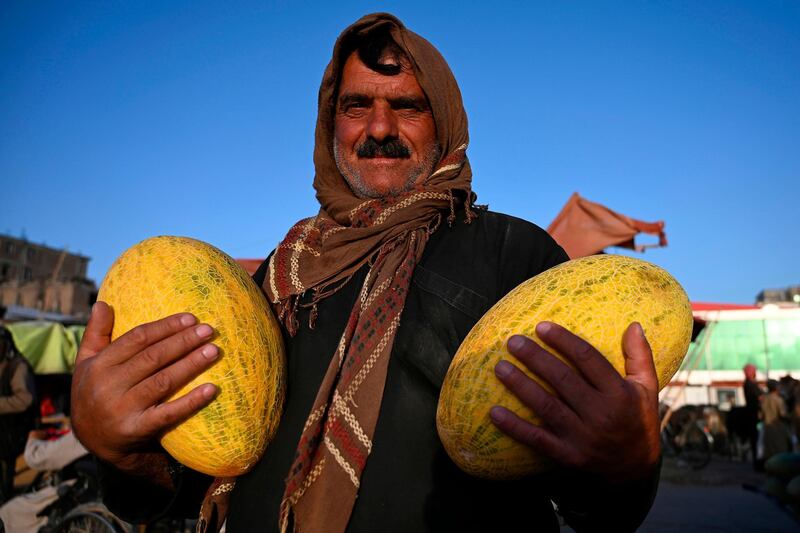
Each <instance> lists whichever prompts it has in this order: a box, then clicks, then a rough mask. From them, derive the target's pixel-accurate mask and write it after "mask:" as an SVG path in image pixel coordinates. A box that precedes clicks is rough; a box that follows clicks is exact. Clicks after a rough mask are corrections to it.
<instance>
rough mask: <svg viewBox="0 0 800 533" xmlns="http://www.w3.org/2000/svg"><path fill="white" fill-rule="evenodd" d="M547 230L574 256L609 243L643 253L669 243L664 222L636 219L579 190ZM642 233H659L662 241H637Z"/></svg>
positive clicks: (590, 252) (604, 246) (594, 252)
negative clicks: (647, 243)
mask: <svg viewBox="0 0 800 533" xmlns="http://www.w3.org/2000/svg"><path fill="white" fill-rule="evenodd" d="M547 232H548V233H550V235H551V236H552V237H553V238H554V239H555V240H556V242H557V243H558V244H560V245H561V247H562V248H564V250H565V251H566V252H567V255H569V257H570V258H571V259H575V258H578V257H584V256H587V255H593V254H596V253H599V252H602V251H603V249H604V248H606V247H608V246H619V247H621V248H630V249H631V250H636V251H637V252H641V251H644V249H645V248H652V247H658V246H666V245H667V236H666V234H665V233H664V222H663V221H660V220H659V221H658V222H643V221H641V220H636V219H635V218H631V217H629V216H625V215H623V214H621V213H617V212H616V211H612V210H611V209H609V208H607V207H606V206H604V205H601V204H598V203H596V202H591V201H589V200H587V199H586V198H582V197H581V196H580V195H579V194H578V193H572V196H570V198H569V200H568V201H567V203H566V205H565V206H564V208H563V209H562V210H561V212H560V213H559V214H558V216H557V217H556V218H555V220H553V222H552V223H551V224H550V226H549V227H548V228H547ZM638 233H648V234H650V235H656V236H658V244H651V245H637V244H635V242H634V237H635V236H636V235H637V234H638Z"/></svg>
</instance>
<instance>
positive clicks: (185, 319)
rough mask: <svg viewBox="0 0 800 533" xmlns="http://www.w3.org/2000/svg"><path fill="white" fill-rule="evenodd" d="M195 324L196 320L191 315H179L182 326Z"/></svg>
mask: <svg viewBox="0 0 800 533" xmlns="http://www.w3.org/2000/svg"><path fill="white" fill-rule="evenodd" d="M195 322H197V319H196V318H195V317H194V316H193V315H190V314H188V313H187V314H185V315H181V324H183V325H184V326H191V325H192V324H194V323H195Z"/></svg>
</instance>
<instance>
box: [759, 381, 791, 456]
mask: <svg viewBox="0 0 800 533" xmlns="http://www.w3.org/2000/svg"><path fill="white" fill-rule="evenodd" d="M787 414H788V412H787V410H786V402H784V400H783V398H782V397H781V395H780V392H779V391H778V381H777V380H774V379H770V380H768V381H767V394H766V395H765V396H764V397H763V398H762V399H761V421H762V422H763V424H764V456H763V457H762V460H763V461H765V462H766V461H767V460H769V458H770V457H772V456H773V455H776V454H779V453H784V452H790V451H792V439H791V435H790V434H789V428H788V427H787V425H786V421H787Z"/></svg>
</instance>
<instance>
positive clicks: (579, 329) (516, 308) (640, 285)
mask: <svg viewBox="0 0 800 533" xmlns="http://www.w3.org/2000/svg"><path fill="white" fill-rule="evenodd" d="M543 320H548V321H552V322H555V323H557V324H560V325H562V326H564V327H566V328H567V329H568V330H570V331H572V332H573V333H575V334H576V335H578V336H579V337H581V338H583V339H584V340H586V341H588V342H589V343H590V344H592V345H593V346H594V347H595V348H597V349H598V350H599V351H600V353H602V354H603V355H604V356H605V357H606V358H607V359H608V360H609V361H610V362H611V364H612V365H613V366H614V368H615V369H616V370H617V371H618V372H619V373H620V374H622V375H624V374H625V357H624V354H623V351H622V336H623V333H624V331H625V330H626V328H627V327H628V325H629V324H631V322H634V321H636V322H639V323H640V324H641V325H642V327H643V328H644V331H645V335H646V336H647V339H648V341H649V342H650V345H651V347H652V350H653V357H654V359H655V364H656V370H657V373H658V383H659V387H664V385H666V384H667V383H668V382H669V380H670V379H671V378H672V376H673V375H674V374H675V372H676V371H677V370H678V367H679V366H680V363H681V361H682V360H683V358H684V356H685V355H686V352H687V349H688V347H689V342H690V340H691V333H692V311H691V305H690V303H689V300H688V298H687V296H686V293H685V292H684V290H683V288H682V287H681V286H680V285H679V284H678V282H677V281H675V279H674V278H673V277H672V276H670V275H669V274H668V273H667V272H666V271H664V270H662V269H661V268H659V267H657V266H655V265H653V264H650V263H647V262H645V261H641V260H638V259H634V258H630V257H625V256H615V255H597V256H590V257H584V258H581V259H575V260H572V261H568V262H566V263H563V264H561V265H558V266H556V267H554V268H551V269H550V270H547V271H545V272H542V273H541V274H539V275H538V276H535V277H534V278H531V279H530V280H528V281H526V282H524V283H523V284H521V285H520V286H518V287H517V288H515V289H514V290H513V291H511V292H510V293H509V294H508V295H506V296H505V297H504V298H503V299H502V300H500V301H499V302H497V304H495V305H494V307H492V308H491V309H490V310H489V311H488V312H487V313H486V315H484V316H483V318H481V320H480V321H478V323H477V324H476V325H475V326H474V327H473V328H472V331H470V333H469V334H468V335H467V337H466V339H464V342H463V343H462V344H461V346H460V348H459V349H458V352H457V353H456V355H455V357H454V358H453V361H452V363H451V364H450V368H449V370H448V373H447V376H446V378H445V380H444V384H443V385H442V390H441V395H440V397H439V407H438V410H437V416H436V424H437V428H438V431H439V436H440V438H441V440H442V444H443V445H444V447H445V450H446V451H447V453H448V455H449V456H450V457H451V458H452V459H453V461H454V462H455V463H456V464H457V465H458V466H459V467H460V468H461V469H463V470H464V471H466V472H468V473H470V474H473V475H476V476H480V477H485V478H491V479H503V478H516V477H522V476H525V475H528V474H533V473H536V472H539V471H542V470H545V469H547V468H548V467H549V466H550V462H549V460H548V459H547V458H545V457H541V456H538V455H537V454H536V453H534V451H533V450H532V449H530V448H528V447H526V446H525V445H523V444H520V443H518V442H516V441H514V440H513V439H511V437H508V436H506V435H505V434H504V433H502V432H501V431H500V430H499V429H497V427H496V426H495V425H494V424H493V423H492V422H491V420H490V419H489V410H490V409H491V408H492V407H493V406H494V405H502V406H504V407H506V408H508V409H510V410H511V411H512V412H514V413H516V414H517V415H518V416H520V417H521V418H523V419H526V420H528V421H530V422H531V423H533V424H537V425H538V424H540V422H541V421H540V419H539V418H538V417H537V416H536V413H534V412H533V411H532V410H531V409H529V408H528V407H526V406H525V405H524V404H522V402H520V401H519V400H518V399H517V398H516V396H514V395H513V394H512V393H511V392H509V391H508V389H506V388H505V387H504V386H503V385H502V383H500V381H499V380H498V379H497V378H496V377H495V375H494V367H495V365H496V364H497V363H498V362H499V361H500V360H501V359H506V360H509V361H511V362H512V363H514V364H515V365H516V366H517V367H518V368H520V369H521V370H523V371H525V372H526V373H527V374H528V375H529V376H530V377H533V378H534V379H536V380H537V381H539V382H540V383H542V384H543V385H545V387H546V388H547V389H548V390H552V389H550V388H549V387H548V386H547V385H546V384H545V383H544V382H543V381H540V380H539V379H538V378H536V377H535V376H533V374H532V373H531V372H530V371H528V370H527V368H526V367H525V365H524V364H522V363H521V362H519V361H518V360H516V359H515V358H514V357H513V356H511V355H510V354H509V353H508V351H507V350H506V341H507V340H508V338H509V337H511V336H512V335H514V334H522V335H527V336H528V337H531V338H532V339H534V340H536V341H537V342H539V344H541V345H543V346H545V348H547V349H548V351H550V352H551V353H553V354H554V355H556V356H557V357H559V358H560V359H562V360H564V358H563V357H561V356H560V355H558V354H556V353H555V352H554V351H553V350H552V349H550V348H549V347H547V346H546V345H544V343H542V342H541V341H540V340H539V339H538V337H537V336H536V333H535V331H534V328H535V327H536V325H537V324H538V323H539V322H541V321H543Z"/></svg>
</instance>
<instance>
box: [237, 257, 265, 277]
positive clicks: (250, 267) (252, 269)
mask: <svg viewBox="0 0 800 533" xmlns="http://www.w3.org/2000/svg"><path fill="white" fill-rule="evenodd" d="M235 261H236V262H237V263H239V264H240V265H242V267H244V269H245V270H246V271H247V273H248V274H250V275H251V276H252V275H253V274H255V273H256V270H258V267H260V266H261V263H263V262H264V260H263V259H235Z"/></svg>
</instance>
